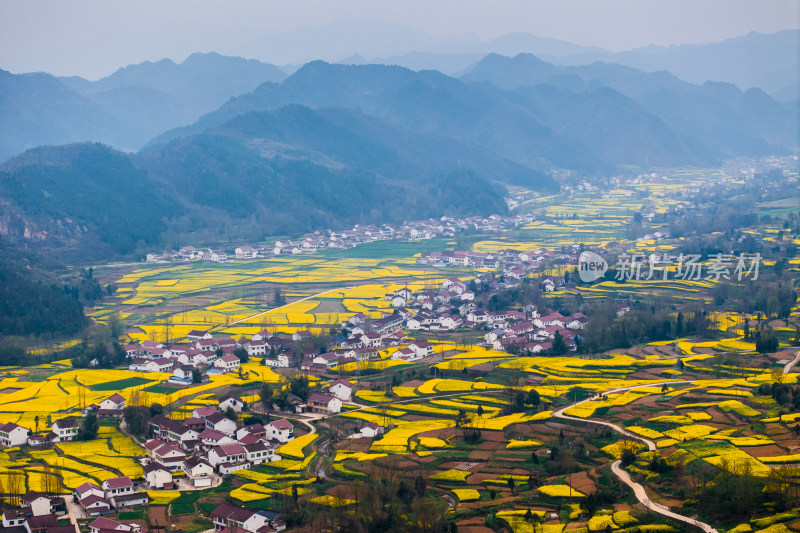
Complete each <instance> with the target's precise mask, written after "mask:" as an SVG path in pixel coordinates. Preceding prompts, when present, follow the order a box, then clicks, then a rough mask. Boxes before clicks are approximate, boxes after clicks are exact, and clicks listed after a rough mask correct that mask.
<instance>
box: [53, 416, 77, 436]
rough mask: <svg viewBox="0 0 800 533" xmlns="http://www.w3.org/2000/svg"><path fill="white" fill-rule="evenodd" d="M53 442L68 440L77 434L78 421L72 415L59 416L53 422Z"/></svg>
mask: <svg viewBox="0 0 800 533" xmlns="http://www.w3.org/2000/svg"><path fill="white" fill-rule="evenodd" d="M53 433H55V438H53V439H52V441H53V442H69V441H72V440H75V437H77V436H78V422H77V420H76V419H75V418H74V417H70V418H60V419H58V420H56V421H55V422H53Z"/></svg>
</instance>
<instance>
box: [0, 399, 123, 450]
mask: <svg viewBox="0 0 800 533" xmlns="http://www.w3.org/2000/svg"><path fill="white" fill-rule="evenodd" d="M123 409H125V398H123V397H122V396H121V395H120V394H117V393H114V394H113V395H111V396H110V397H108V398H106V399H105V400H103V401H102V402H100V404H99V405H98V404H92V405H89V406H88V407H86V408H85V409H84V414H86V413H88V412H90V411H91V412H94V413H95V414H97V415H98V416H105V417H119V416H121V415H122V410H123ZM80 422H81V419H80V418H79V417H76V416H68V417H65V418H59V419H58V420H56V421H54V422H53V423H52V424H51V427H50V431H49V432H48V433H33V432H32V431H31V430H30V429H28V428H26V427H23V426H20V425H19V424H16V423H14V422H8V423H6V424H2V425H0V448H10V447H13V446H26V445H27V446H34V447H40V446H47V445H50V444H55V443H58V442H70V441H73V440H75V439H76V438H77V436H78V430H79V429H80Z"/></svg>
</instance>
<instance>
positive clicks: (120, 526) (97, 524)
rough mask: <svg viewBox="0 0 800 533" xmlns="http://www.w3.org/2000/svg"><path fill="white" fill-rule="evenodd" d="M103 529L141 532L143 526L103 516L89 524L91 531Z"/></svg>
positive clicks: (98, 532) (97, 531)
mask: <svg viewBox="0 0 800 533" xmlns="http://www.w3.org/2000/svg"><path fill="white" fill-rule="evenodd" d="M101 531H120V532H123V533H141V531H142V526H140V525H138V524H126V523H123V522H117V521H116V520H111V519H110V518H106V517H105V516H101V517H99V518H97V519H96V520H94V521H93V522H92V523H90V524H89V532H90V533H100V532H101Z"/></svg>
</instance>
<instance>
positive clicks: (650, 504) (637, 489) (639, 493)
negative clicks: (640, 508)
mask: <svg viewBox="0 0 800 533" xmlns="http://www.w3.org/2000/svg"><path fill="white" fill-rule="evenodd" d="M694 381H695V380H691V381H663V382H661V383H648V384H647V385H637V386H634V387H623V388H620V389H614V390H610V391H606V392H604V393H603V394H609V393H618V392H625V391H629V390H632V389H638V388H642V387H660V386H663V385H675V384H686V383H693V382H694ZM594 399H597V396H592V397H591V398H587V399H585V400H582V401H580V402H577V403H573V404H570V405H568V406H566V407H562V408H561V409H559V410H558V411H554V412H553V416H554V417H557V418H563V419H565V420H577V421H579V422H588V423H590V424H598V425H601V426H606V427H609V428H611V429H613V430H614V431H616V432H618V433H621V434H623V435H625V436H626V437H631V438H633V439H636V440H639V441H641V442H644V443H645V444H646V445H647V449H648V450H649V451H651V452H653V451H656V450H657V449H658V448H657V447H656V443H655V442H653V441H652V440H650V439H646V438H644V437H641V436H639V435H636V434H635V433H631V432H630V431H628V430H626V429H624V428H622V427H620V426H619V425H617V424H613V423H611V422H605V421H603V420H591V419H588V418H578V417H574V416H569V415H565V414H564V411H565V410H567V409H569V408H570V407H575V406H576V405H580V404H582V403H585V402H589V401H592V400H594ZM611 471H612V472H613V473H614V475H615V476H617V477H618V478H619V479H620V481H622V482H623V483H625V484H626V485H628V486H629V487H630V488H632V489H633V493H634V494H635V495H636V499H637V500H639V503H641V504H642V505H644V506H645V507H647V508H648V509H650V510H651V511H654V512H656V513H659V514H662V515H664V516H667V517H669V518H673V519H675V520H680V521H681V522H685V523H687V524H690V525H693V526H696V527H698V528H700V529H702V530H703V531H704V532H706V533H717V530H716V529H714V528H713V527H712V526H710V525H708V524H706V523H705V522H700V521H699V520H695V519H694V518H691V517H688V516H684V515H682V514H678V513H675V512H672V511H670V510H669V509H668V508H667V507H666V506H664V505H661V504H660V503H655V502H654V501H652V500H651V499H650V498H649V497H648V496H647V492H646V491H645V489H644V487H643V486H641V485H640V484H639V483H636V482H635V481H633V480H632V479H631V476H630V474H628V472H626V471H625V470H623V469H622V468H621V467H620V460H616V461H614V462H613V463H612V464H611Z"/></svg>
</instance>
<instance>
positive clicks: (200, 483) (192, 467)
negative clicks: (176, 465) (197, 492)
mask: <svg viewBox="0 0 800 533" xmlns="http://www.w3.org/2000/svg"><path fill="white" fill-rule="evenodd" d="M182 469H183V471H184V472H185V473H186V477H188V478H189V479H190V480H191V481H192V486H193V487H194V488H196V489H197V488H201V487H210V486H211V485H212V481H213V476H214V467H213V466H211V464H210V463H209V462H208V461H207V460H206V459H205V458H203V457H198V456H194V457H191V458H189V459H187V460H186V461H184V462H183V466H182Z"/></svg>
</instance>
